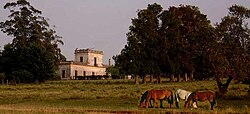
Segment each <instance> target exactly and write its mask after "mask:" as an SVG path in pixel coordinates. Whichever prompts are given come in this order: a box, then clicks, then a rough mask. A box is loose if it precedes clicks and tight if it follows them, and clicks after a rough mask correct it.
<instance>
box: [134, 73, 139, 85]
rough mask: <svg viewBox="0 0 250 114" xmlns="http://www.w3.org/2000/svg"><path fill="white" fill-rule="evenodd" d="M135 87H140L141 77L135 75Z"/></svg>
mask: <svg viewBox="0 0 250 114" xmlns="http://www.w3.org/2000/svg"><path fill="white" fill-rule="evenodd" d="M135 85H139V76H138V75H135Z"/></svg>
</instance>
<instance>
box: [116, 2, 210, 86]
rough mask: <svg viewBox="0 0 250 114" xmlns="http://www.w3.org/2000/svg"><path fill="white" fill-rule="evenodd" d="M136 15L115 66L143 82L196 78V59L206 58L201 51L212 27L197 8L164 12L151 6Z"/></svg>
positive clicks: (181, 8)
mask: <svg viewBox="0 0 250 114" xmlns="http://www.w3.org/2000/svg"><path fill="white" fill-rule="evenodd" d="M137 15H138V18H134V19H132V25H131V26H130V28H129V30H130V31H129V33H128V34H127V41H128V42H127V45H126V46H125V48H124V49H123V50H122V51H121V54H120V55H118V56H116V58H115V63H116V66H117V65H118V66H119V68H121V69H122V70H124V71H125V72H126V73H131V74H136V75H140V76H142V77H144V78H145V75H158V76H159V74H160V73H173V74H181V73H184V72H189V73H190V74H193V73H194V69H195V68H199V66H196V63H198V62H197V60H196V58H199V57H203V56H205V54H204V53H201V51H204V50H205V49H206V47H205V46H204V45H203V44H206V41H209V38H210V37H209V36H211V33H212V32H211V31H212V26H211V25H210V21H209V20H207V18H206V15H204V14H201V12H200V11H199V10H198V8H197V7H194V6H188V5H187V6H184V5H181V6H180V7H170V8H169V9H168V10H163V9H162V7H161V6H160V5H158V4H151V5H148V7H147V9H143V10H139V11H138V14H137ZM201 31H202V32H201ZM203 40H204V41H203ZM202 54H203V56H200V55H202ZM131 69H132V72H131ZM158 79H159V80H158V82H160V78H158ZM143 80H144V81H143V82H145V79H143Z"/></svg>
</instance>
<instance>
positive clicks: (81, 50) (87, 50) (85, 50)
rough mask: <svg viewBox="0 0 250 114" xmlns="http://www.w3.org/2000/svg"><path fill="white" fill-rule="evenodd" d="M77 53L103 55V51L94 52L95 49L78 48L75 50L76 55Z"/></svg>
mask: <svg viewBox="0 0 250 114" xmlns="http://www.w3.org/2000/svg"><path fill="white" fill-rule="evenodd" d="M76 53H95V54H101V55H103V51H98V50H93V49H89V48H87V49H78V48H76V49H75V54H76Z"/></svg>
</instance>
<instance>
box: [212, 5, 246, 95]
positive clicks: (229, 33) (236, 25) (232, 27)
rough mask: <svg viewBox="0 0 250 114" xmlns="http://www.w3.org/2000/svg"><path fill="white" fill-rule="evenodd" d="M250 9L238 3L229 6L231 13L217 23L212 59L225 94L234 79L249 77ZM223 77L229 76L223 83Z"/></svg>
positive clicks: (219, 84)
mask: <svg viewBox="0 0 250 114" xmlns="http://www.w3.org/2000/svg"><path fill="white" fill-rule="evenodd" d="M249 18H250V10H249V9H247V8H245V7H243V6H238V5H233V6H231V7H230V8H229V14H228V15H227V16H225V17H224V18H222V22H221V23H219V24H216V34H215V38H216V41H217V44H215V45H213V47H212V48H211V49H212V50H211V53H210V56H211V57H210V61H211V64H212V66H213V69H214V73H215V78H216V81H217V84H218V88H219V91H220V92H221V93H222V94H223V95H224V94H225V93H226V92H227V89H228V86H229V84H230V83H231V81H232V80H233V79H236V80H244V79H249V78H248V77H249V75H250V73H249V67H250V57H249V54H248V53H247V52H248V50H249V48H248V45H249V42H250V30H249V28H248V26H247V23H246V21H245V20H246V19H249ZM222 78H227V81H226V83H222Z"/></svg>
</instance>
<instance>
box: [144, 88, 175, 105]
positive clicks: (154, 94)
mask: <svg viewBox="0 0 250 114" xmlns="http://www.w3.org/2000/svg"><path fill="white" fill-rule="evenodd" d="M150 99H153V100H154V105H153V107H154V108H155V106H156V105H158V100H160V101H161V100H166V99H167V100H168V102H169V104H170V107H171V105H172V104H173V93H172V91H171V90H156V89H152V90H149V91H148V96H147V100H146V108H148V105H149V101H150Z"/></svg>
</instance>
